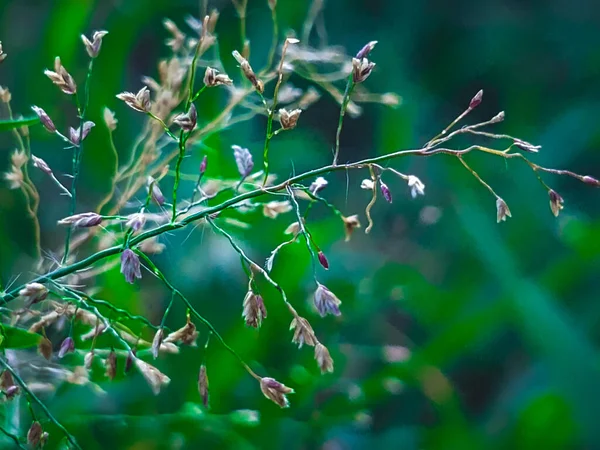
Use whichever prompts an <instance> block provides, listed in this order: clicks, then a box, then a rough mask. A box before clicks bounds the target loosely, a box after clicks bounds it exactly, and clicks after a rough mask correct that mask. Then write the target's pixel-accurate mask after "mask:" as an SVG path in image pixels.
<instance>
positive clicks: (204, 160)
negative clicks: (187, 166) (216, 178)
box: [199, 155, 208, 175]
mask: <svg viewBox="0 0 600 450" xmlns="http://www.w3.org/2000/svg"><path fill="white" fill-rule="evenodd" d="M207 166H208V156H206V155H204V158H202V162H201V163H200V169H199V172H200V175H204V173H205V172H206V167H207Z"/></svg>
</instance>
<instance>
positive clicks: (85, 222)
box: [58, 212, 102, 228]
mask: <svg viewBox="0 0 600 450" xmlns="http://www.w3.org/2000/svg"><path fill="white" fill-rule="evenodd" d="M101 223H102V216H101V215H100V214H96V213H95V212H87V213H81V214H75V215H74V216H69V217H65V218H64V219H61V220H59V221H58V224H59V225H71V226H72V227H73V228H89V227H95V226H96V225H100V224H101Z"/></svg>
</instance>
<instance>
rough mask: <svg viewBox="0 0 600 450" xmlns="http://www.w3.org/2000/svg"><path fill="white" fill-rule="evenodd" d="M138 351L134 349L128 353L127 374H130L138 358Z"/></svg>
mask: <svg viewBox="0 0 600 450" xmlns="http://www.w3.org/2000/svg"><path fill="white" fill-rule="evenodd" d="M136 354H137V349H135V348H133V349H131V351H130V352H128V353H127V359H126V360H125V370H124V371H125V373H129V371H130V370H131V366H132V365H133V360H134V359H135V358H136V356H135V355H136Z"/></svg>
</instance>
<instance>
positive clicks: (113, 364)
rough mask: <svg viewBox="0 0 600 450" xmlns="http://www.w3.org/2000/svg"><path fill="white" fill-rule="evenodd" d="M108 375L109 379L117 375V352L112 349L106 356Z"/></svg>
mask: <svg viewBox="0 0 600 450" xmlns="http://www.w3.org/2000/svg"><path fill="white" fill-rule="evenodd" d="M105 367H106V376H107V377H108V379H109V380H111V381H112V380H114V379H115V376H116V375H117V354H116V353H115V351H114V350H111V351H110V353H109V354H108V357H107V358H106V363H105Z"/></svg>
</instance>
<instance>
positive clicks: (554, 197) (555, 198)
mask: <svg viewBox="0 0 600 450" xmlns="http://www.w3.org/2000/svg"><path fill="white" fill-rule="evenodd" d="M548 195H549V197H550V209H551V210H552V214H554V216H555V217H558V215H559V214H560V211H561V210H562V209H563V207H564V203H565V201H564V200H563V198H562V197H561V196H560V195H559V194H558V193H557V192H556V191H554V190H553V189H550V191H549V192H548Z"/></svg>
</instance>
